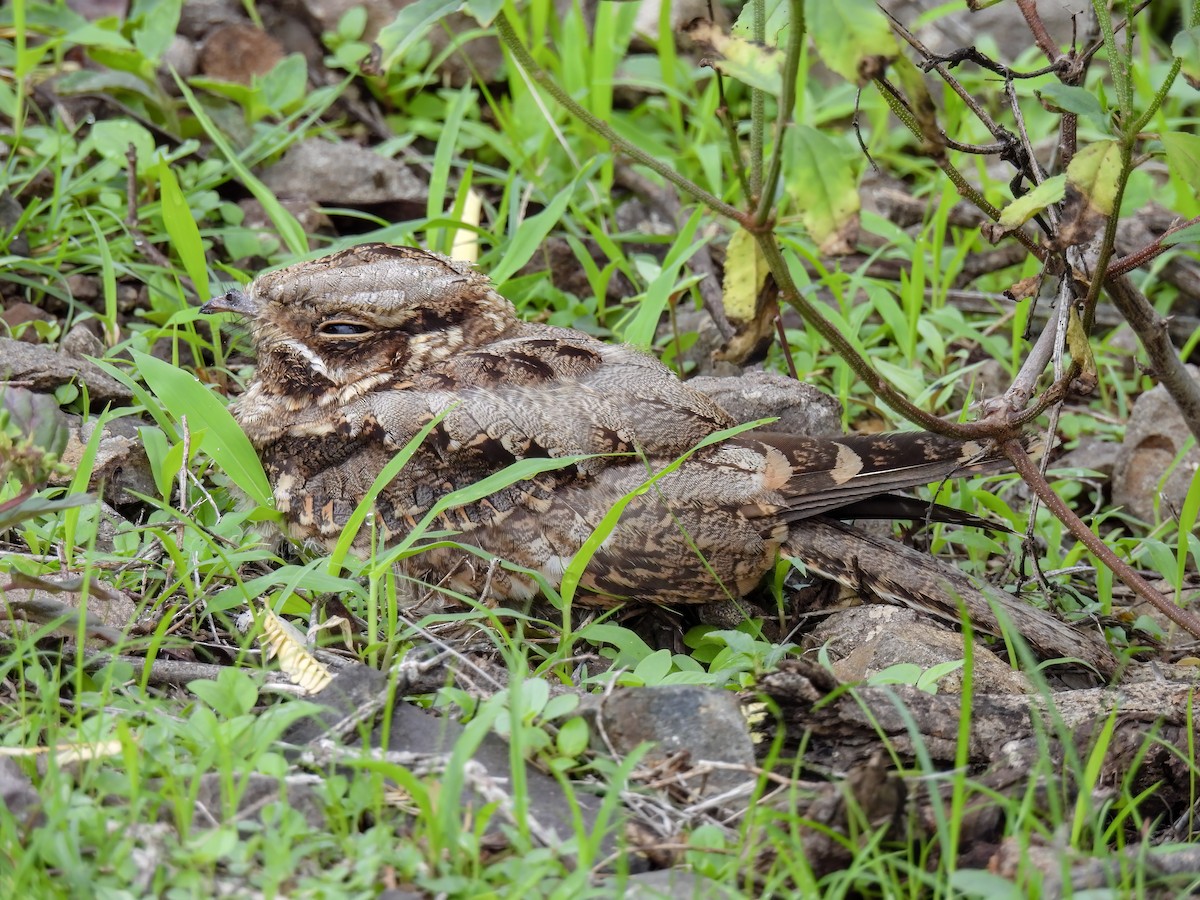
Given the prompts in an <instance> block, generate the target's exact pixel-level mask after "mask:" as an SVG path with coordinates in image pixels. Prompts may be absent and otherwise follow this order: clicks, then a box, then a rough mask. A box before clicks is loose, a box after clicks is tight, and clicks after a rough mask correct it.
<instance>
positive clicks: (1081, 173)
mask: <svg viewBox="0 0 1200 900" xmlns="http://www.w3.org/2000/svg"><path fill="white" fill-rule="evenodd" d="M1120 174H1121V148H1120V147H1119V146H1118V145H1117V142H1116V141H1097V142H1096V143H1094V144H1088V146H1086V147H1084V148H1083V149H1082V150H1080V151H1079V152H1078V153H1076V154H1075V157H1074V158H1073V159H1072V160H1071V164H1070V165H1069V166H1067V181H1069V182H1070V183H1071V186H1072V187H1073V188H1075V189H1076V190H1077V191H1079V193H1081V194H1083V196H1084V197H1086V198H1087V200H1088V203H1089V205H1090V206H1092V207H1094V208H1095V209H1096V210H1097V211H1098V212H1099V213H1100V214H1101V215H1104V216H1111V215H1112V212H1113V203H1114V201H1115V200H1116V196H1117V178H1118V176H1119V175H1120Z"/></svg>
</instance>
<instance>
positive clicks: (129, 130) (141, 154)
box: [83, 119, 155, 174]
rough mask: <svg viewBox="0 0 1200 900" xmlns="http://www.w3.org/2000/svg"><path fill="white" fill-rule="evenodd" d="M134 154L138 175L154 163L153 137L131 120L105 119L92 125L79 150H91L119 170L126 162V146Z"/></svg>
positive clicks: (127, 151)
mask: <svg viewBox="0 0 1200 900" xmlns="http://www.w3.org/2000/svg"><path fill="white" fill-rule="evenodd" d="M130 144H132V145H133V148H134V150H135V151H136V152H137V167H138V174H141V173H143V172H145V171H146V170H147V169H148V168H149V167H150V166H151V165H153V164H154V149H155V142H154V136H153V135H152V134H150V132H149V131H148V130H147V129H146V128H145V127H143V126H142V125H140V124H138V123H137V122H134V121H133V120H132V119H105V120H103V121H100V122H97V123H96V124H95V125H93V126H92V130H91V133H89V134H88V137H87V140H86V141H84V142H83V149H84V150H85V151H86V150H87V149H93V150H95V151H96V154H97V155H99V156H101V157H103V158H104V159H108V160H112V161H113V162H115V163H116V164H117V165H119V166H120V167H121V168H122V169H124V168H125V167H126V165H127V162H128V155H127V154H128V153H129V145H130Z"/></svg>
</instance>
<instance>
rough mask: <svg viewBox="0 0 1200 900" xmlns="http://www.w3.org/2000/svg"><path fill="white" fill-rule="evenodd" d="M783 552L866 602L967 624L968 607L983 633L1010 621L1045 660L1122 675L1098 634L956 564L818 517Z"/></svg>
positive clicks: (790, 537) (796, 529) (800, 528)
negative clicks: (982, 582)
mask: <svg viewBox="0 0 1200 900" xmlns="http://www.w3.org/2000/svg"><path fill="white" fill-rule="evenodd" d="M782 552H783V553H786V554H787V555H789V556H794V557H796V558H797V559H799V560H800V561H801V562H803V563H804V564H805V565H806V566H807V567H808V568H809V569H810V570H811V571H813V572H815V573H817V574H818V575H822V576H824V577H825V578H829V579H831V580H833V581H836V582H838V583H839V584H843V585H845V586H847V587H849V588H850V589H851V590H854V591H858V592H860V593H862V594H863V595H864V600H866V599H870V597H871V596H873V597H875V598H879V599H882V600H886V601H891V602H894V603H899V604H901V605H903V606H909V607H912V608H913V609H917V610H922V611H924V612H927V613H932V614H933V615H936V616H938V617H939V618H943V619H949V620H952V621H961V619H962V612H961V611H962V609H965V610H966V614H967V616H968V617H969V618H970V620H971V625H972V626H973V627H974V628H975V629H976V630H977V631H982V632H986V633H988V634H992V635H997V636H999V635H1000V634H1001V622H1002V621H1006V622H1008V623H1011V625H1010V627H1011V630H1012V631H1013V632H1015V633H1016V634H1018V635H1020V636H1021V637H1022V638H1023V639H1024V640H1025V642H1026V643H1027V644H1028V645H1029V646H1030V647H1031V648H1032V649H1033V651H1034V653H1035V654H1037V655H1038V656H1039V657H1041V658H1043V659H1054V658H1064V657H1066V658H1074V659H1079V660H1082V661H1083V662H1084V663H1086V664H1087V665H1089V666H1091V667H1092V668H1093V669H1095V670H1096V671H1097V672H1099V673H1100V674H1101V675H1104V676H1106V677H1108V676H1111V675H1112V674H1113V672H1114V671H1115V670H1116V667H1117V660H1116V657H1114V656H1113V653H1112V651H1111V650H1109V649H1108V646H1107V644H1105V643H1104V641H1103V640H1102V639H1100V638H1098V637H1097V636H1095V635H1093V634H1089V633H1087V632H1085V631H1078V630H1076V629H1074V628H1072V627H1071V626H1069V625H1067V624H1066V623H1065V622H1062V621H1061V620H1059V619H1058V618H1056V617H1055V616H1054V615H1053V614H1051V613H1049V612H1046V611H1045V610H1042V609H1038V608H1037V607H1034V606H1030V605H1029V604H1027V603H1024V602H1022V601H1021V600H1020V599H1018V598H1016V597H1013V596H1011V595H1009V594H1006V593H1003V592H1002V591H998V590H995V589H992V588H987V587H980V586H979V585H976V584H975V583H974V582H973V581H971V579H969V578H968V577H967V576H966V575H965V574H963V573H962V572H960V571H958V570H957V569H955V568H953V567H952V566H949V565H947V564H944V563H941V562H939V561H938V560H936V559H934V558H932V557H930V556H928V555H926V554H924V553H921V552H919V551H917V550H914V549H912V548H911V547H906V546H904V545H903V544H900V543H897V542H895V541H890V540H887V539H885V538H876V537H874V536H872V535H870V534H866V533H864V532H862V531H859V530H857V529H854V528H851V527H849V526H847V525H844V524H842V523H840V522H835V521H832V520H829V519H825V518H818V519H809V520H807V521H805V522H803V523H801V524H799V525H797V526H795V527H793V528H792V529H791V530H790V532H789V534H788V540H787V543H786V544H785V545H784V547H783V549H782Z"/></svg>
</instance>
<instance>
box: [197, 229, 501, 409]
mask: <svg viewBox="0 0 1200 900" xmlns="http://www.w3.org/2000/svg"><path fill="white" fill-rule="evenodd" d="M201 312H204V313H220V312H231V313H236V314H238V315H240V316H242V318H243V319H244V320H245V323H246V325H247V326H248V327H249V330H250V335H251V339H252V341H253V344H254V350H255V353H256V355H257V357H258V372H257V375H256V377H255V381H256V382H257V383H258V384H259V385H260V386H261V389H262V390H264V391H266V392H267V393H270V394H276V395H282V396H290V397H294V398H296V400H297V402H298V403H299V402H307V403H310V404H311V403H321V402H332V401H333V399H334V398H339V397H340V399H341V400H342V401H344V400H345V399H346V390H347V389H348V388H352V387H354V386H358V387H361V388H362V390H364V391H365V390H371V389H375V388H379V387H386V386H388V385H389V384H392V383H397V382H400V381H403V380H404V379H405V378H406V377H408V376H411V375H412V374H414V373H416V372H419V371H421V370H422V369H423V368H425V367H426V366H429V365H431V364H433V363H435V362H437V361H438V360H441V359H445V358H446V357H448V356H450V355H452V354H454V353H457V352H458V351H460V350H462V349H468V348H470V347H473V346H477V345H479V344H482V343H486V342H487V341H489V340H492V339H494V338H495V337H496V336H497V335H498V334H501V333H503V332H504V331H505V330H506V329H507V328H509V327H510V326H511V325H512V324H513V323H514V322H516V314H515V312H514V310H513V308H512V305H511V304H510V303H509V302H508V301H507V300H505V299H504V298H503V297H501V296H500V295H499V294H498V293H496V291H494V290H493V289H492V287H491V283H490V282H489V280H488V279H487V277H485V276H484V275H481V274H479V273H478V272H476V271H475V270H474V269H472V268H471V266H470V265H469V264H467V263H464V262H458V261H455V260H451V259H449V258H447V257H444V256H440V255H438V254H436V253H430V252H428V251H424V250H419V249H415V248H411V247H397V246H392V245H390V244H364V245H362V246H359V247H354V248H351V249H349V250H343V251H341V252H339V253H334V254H333V255H331V256H326V257H322V258H320V259H315V260H312V261H310V262H302V263H297V264H295V265H292V266H288V267H287V268H284V269H279V270H277V271H275V272H268V273H267V274H265V275H260V276H259V277H258V278H256V279H254V281H252V282H251V283H250V284H249V285H247V286H246V288H245V290H232V291H229V292H228V293H226V294H224V295H222V296H220V297H216V298H214V299H213V300H210V301H209V302H208V303H206V304H205V305H204V306H203V307H201Z"/></svg>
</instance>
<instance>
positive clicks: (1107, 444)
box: [1050, 436, 1122, 478]
mask: <svg viewBox="0 0 1200 900" xmlns="http://www.w3.org/2000/svg"><path fill="white" fill-rule="evenodd" d="M1121 453H1122V451H1121V445H1120V444H1116V443H1113V442H1112V441H1108V440H1105V439H1104V438H1099V437H1091V436H1088V437H1081V438H1080V439H1079V444H1078V446H1076V447H1075V449H1073V450H1068V451H1067V452H1066V453H1064V454H1063V455H1062V456H1060V457H1059V458H1058V459H1056V460H1055V461H1054V462H1053V463H1051V465H1050V470H1051V471H1052V472H1053V471H1055V470H1057V469H1091V470H1092V471H1093V472H1098V473H1100V476H1101V477H1103V478H1112V475H1113V470H1114V469H1116V467H1117V460H1118V459H1120V457H1121Z"/></svg>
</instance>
